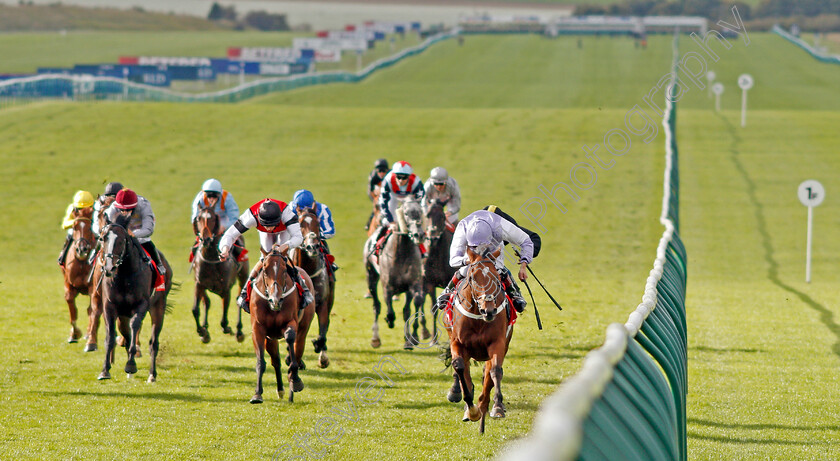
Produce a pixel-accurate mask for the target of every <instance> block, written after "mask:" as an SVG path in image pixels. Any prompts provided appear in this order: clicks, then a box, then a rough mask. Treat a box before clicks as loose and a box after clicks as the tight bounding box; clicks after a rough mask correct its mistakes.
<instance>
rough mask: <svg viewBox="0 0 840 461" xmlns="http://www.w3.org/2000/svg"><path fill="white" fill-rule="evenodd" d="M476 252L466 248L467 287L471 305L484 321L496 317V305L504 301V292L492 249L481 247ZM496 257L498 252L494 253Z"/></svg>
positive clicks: (490, 320)
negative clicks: (468, 262)
mask: <svg viewBox="0 0 840 461" xmlns="http://www.w3.org/2000/svg"><path fill="white" fill-rule="evenodd" d="M478 250H479V251H478V252H476V251H474V250H473V249H472V248H467V257H468V258H469V261H470V265H469V269H468V270H467V280H468V281H469V284H468V289H469V292H470V297H471V298H472V301H473V305H474V306H476V307H477V308H478V313H479V315H481V317H482V318H483V319H484V321H485V322H488V323H489V322H492V321H493V319H495V318H496V311H497V310H498V307H499V306H500V305H501V304H502V303H504V302H505V292H504V289H503V288H502V282H501V277H499V272H498V271H497V270H496V264H495V259H494V258H493V253H492V249H490V248H483V249H478ZM495 254H496V256H497V257H498V252H496V253H495Z"/></svg>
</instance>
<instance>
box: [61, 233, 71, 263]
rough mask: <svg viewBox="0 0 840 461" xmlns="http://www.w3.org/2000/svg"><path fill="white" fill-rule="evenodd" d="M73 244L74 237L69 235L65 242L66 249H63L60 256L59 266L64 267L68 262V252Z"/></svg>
mask: <svg viewBox="0 0 840 461" xmlns="http://www.w3.org/2000/svg"><path fill="white" fill-rule="evenodd" d="M71 243H73V236H72V235H67V239H66V240H64V248H62V249H61V253H59V254H58V265H59V266H64V261H66V260H67V252H68V251H69V250H70V244H71Z"/></svg>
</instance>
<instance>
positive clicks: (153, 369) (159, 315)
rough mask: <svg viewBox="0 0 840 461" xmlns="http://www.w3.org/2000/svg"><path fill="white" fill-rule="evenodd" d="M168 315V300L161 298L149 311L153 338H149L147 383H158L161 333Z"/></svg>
mask: <svg viewBox="0 0 840 461" xmlns="http://www.w3.org/2000/svg"><path fill="white" fill-rule="evenodd" d="M165 313H166V299H165V298H164V297H162V296H161V298H160V299H158V300H157V301H156V302H155V306H153V307H152V309H151V310H150V311H149V317H150V318H151V319H152V337H151V338H149V356H150V357H149V361H150V363H149V379H148V380H147V381H146V382H149V383H153V382H155V381H157V356H158V351H160V332H161V330H163V316H164V314H165Z"/></svg>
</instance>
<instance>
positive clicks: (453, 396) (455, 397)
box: [446, 389, 464, 403]
mask: <svg viewBox="0 0 840 461" xmlns="http://www.w3.org/2000/svg"><path fill="white" fill-rule="evenodd" d="M462 398H464V394H462V393H460V392H452V389H450V390H449V392H447V393H446V400H449V401H450V402H452V403H458V402H460V401H461V399H462Z"/></svg>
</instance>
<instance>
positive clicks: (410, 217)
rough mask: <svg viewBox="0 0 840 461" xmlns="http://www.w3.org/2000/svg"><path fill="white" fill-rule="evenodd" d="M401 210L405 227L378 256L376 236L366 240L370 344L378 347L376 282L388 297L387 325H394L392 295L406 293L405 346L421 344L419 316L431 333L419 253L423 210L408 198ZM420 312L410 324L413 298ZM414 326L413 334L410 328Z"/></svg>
mask: <svg viewBox="0 0 840 461" xmlns="http://www.w3.org/2000/svg"><path fill="white" fill-rule="evenodd" d="M402 210H403V211H402V213H403V215H404V216H405V222H404V227H405V228H404V229H403V230H402V231H398V232H393V233H392V234H391V236H390V237H389V238H388V240H387V241H386V242H385V244H384V245H383V248H382V251H381V253H380V255H379V257H376V256H375V255H374V247H375V245H376V241H375V240H374V239H375V238H376V237H375V235H376V234H374V236H373V237H371V238H369V239H368V240H367V242H365V248H364V256H365V268H366V269H367V282H368V289H369V290H370V294H371V296H372V298H373V327H372V331H373V336H372V338H371V340H370V345H371V346H372V347H374V348H376V347H379V346H380V345H381V344H382V341H381V340H380V338H379V312H380V310H381V308H382V304H381V303H380V301H379V295H378V293H377V283H379V282H380V281H381V282H382V292H383V297H384V298H385V305H386V306H387V308H388V312H387V313H386V314H385V322H386V323H387V324H388V328H394V322H395V321H396V314H395V313H394V308H393V297H394V295H398V294H400V293H405V294H406V295H405V307H404V308H403V321H404V324H405V331H406V334H405V336H406V338H405V345H404V346H403V349H406V350H411V349H413V348H414V346H415V345H417V344H419V340H418V339H417V329H418V318H419V320H420V321H421V322H422V325H423V338H424V339H426V338H428V337H430V336H431V334H430V333H429V330H428V329H427V328H426V318H425V317H424V316H423V315H421V313H422V312H423V300H424V294H423V275H422V270H423V263H422V261H421V259H422V258H421V255H420V248H419V246H420V244H421V243H422V241H423V236H424V232H423V210H422V208H421V207H420V204H419V203H418V202H416V201H406V202H404V203H403V205H402ZM412 300H413V301H414V307H415V310H416V312H417V314H415V316H414V322H413V325H409V317H411V302H412ZM412 326H413V334H410V330H411V328H412Z"/></svg>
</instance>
